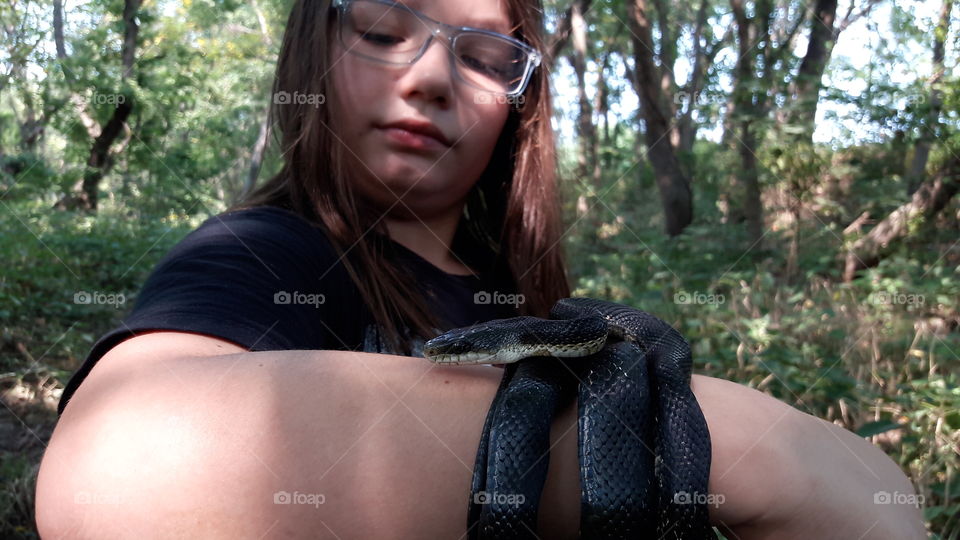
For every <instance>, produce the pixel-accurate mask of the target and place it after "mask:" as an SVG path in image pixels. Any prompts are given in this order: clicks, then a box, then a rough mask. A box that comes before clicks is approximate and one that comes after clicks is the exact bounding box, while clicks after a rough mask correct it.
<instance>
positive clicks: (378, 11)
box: [332, 0, 543, 97]
mask: <svg viewBox="0 0 960 540" xmlns="http://www.w3.org/2000/svg"><path fill="white" fill-rule="evenodd" d="M332 7H333V8H334V9H336V12H337V19H338V20H337V35H338V37H339V39H340V43H341V44H342V45H343V47H344V48H345V50H347V51H348V52H350V53H351V54H354V55H357V56H360V57H363V58H366V59H368V60H372V61H375V62H379V63H383V64H387V65H393V66H407V65H412V64H414V63H416V62H417V61H418V60H419V59H420V58H421V57H422V56H423V55H424V53H426V51H427V48H428V47H430V44H431V43H432V42H433V40H434V39H437V40H440V43H441V44H442V45H444V46H446V47H447V50H448V51H449V52H450V63H451V69H452V71H453V72H454V73H456V76H457V78H458V79H459V80H461V81H463V82H465V83H467V84H468V85H470V86H472V87H474V88H477V89H479V90H484V91H486V92H490V93H492V94H496V95H502V96H506V97H517V96H519V95H520V94H522V93H523V91H524V90H525V89H526V87H527V84H529V82H530V78H531V76H532V75H533V72H534V70H536V68H537V66H539V65H540V62H541V61H542V58H543V56H542V55H541V54H540V52H539V51H537V50H536V49H534V48H533V47H531V46H530V45H528V44H526V43H524V42H522V41H520V40H518V39H514V38H512V37H510V36H506V35H503V34H500V33H497V32H493V31H491V30H485V29H482V28H471V27H468V26H452V25H449V24H445V23H442V22H440V21H436V20H434V19H431V18H430V17H427V16H426V15H424V14H423V13H421V12H419V11H417V10H414V9H411V8H408V7H407V6H404V5H403V4H399V3H396V2H391V1H390V0H334V1H333V3H332ZM357 8H359V10H358V9H357ZM374 30H375V31H374ZM387 31H389V32H393V34H399V35H390V34H385V33H384V32H387ZM383 38H386V39H387V40H391V39H399V40H401V42H400V43H385V42H384V40H383ZM378 39H379V40H380V42H379V43H378V42H377V41H378ZM421 40H422V42H421Z"/></svg>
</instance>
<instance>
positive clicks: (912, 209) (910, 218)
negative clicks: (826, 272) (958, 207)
mask: <svg viewBox="0 0 960 540" xmlns="http://www.w3.org/2000/svg"><path fill="white" fill-rule="evenodd" d="M958 190H960V159H954V160H953V162H952V163H951V164H950V165H949V166H948V167H947V168H946V169H945V170H944V172H943V173H942V174H941V175H940V176H939V177H938V178H936V179H934V180H933V181H931V182H925V183H923V184H921V185H920V187H919V188H918V189H917V191H916V193H914V194H913V197H912V198H911V199H910V202H908V203H906V204H904V205H903V206H901V207H899V208H897V209H896V210H894V211H893V212H892V213H891V214H890V215H889V216H887V217H886V218H884V220H883V221H881V222H880V223H878V224H877V226H876V227H874V228H873V229H872V230H871V231H870V232H869V233H867V235H866V236H864V237H862V238H860V239H859V240H857V241H856V242H854V244H853V246H852V247H851V248H850V250H849V251H848V252H847V255H846V258H845V261H844V267H843V280H844V281H847V282H849V281H852V280H853V278H854V277H856V274H857V272H859V271H860V270H863V269H865V268H872V267H874V266H876V265H877V264H878V263H879V262H880V260H881V259H882V258H883V257H884V256H885V255H886V254H887V252H888V251H889V249H890V246H891V244H893V243H894V242H896V241H898V240H902V239H903V238H906V237H907V236H908V235H909V234H910V225H911V223H914V222H915V221H917V220H923V221H927V220H930V219H931V218H933V217H934V216H936V215H937V213H939V212H940V211H941V210H943V209H944V208H945V207H946V206H947V204H949V202H950V199H951V198H953V196H954V195H955V194H956V193H957V191H958Z"/></svg>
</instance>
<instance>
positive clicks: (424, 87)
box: [399, 35, 454, 105]
mask: <svg viewBox="0 0 960 540" xmlns="http://www.w3.org/2000/svg"><path fill="white" fill-rule="evenodd" d="M451 59H452V53H451V51H450V43H449V42H448V41H447V39H446V38H445V37H443V36H440V35H434V36H433V39H431V40H430V43H429V45H428V46H427V50H426V51H424V52H423V55H422V56H421V57H420V58H419V59H418V60H417V61H416V62H414V63H413V64H412V65H411V66H409V67H408V68H407V69H406V71H405V72H404V74H403V75H402V76H401V77H400V81H399V82H400V85H401V92H402V93H403V95H404V97H417V96H419V97H420V98H421V99H423V100H425V101H439V102H441V103H443V104H444V105H446V104H449V102H450V99H451V97H452V94H453V84H454V82H453V76H454V74H453V71H452V69H451V68H452V66H451Z"/></svg>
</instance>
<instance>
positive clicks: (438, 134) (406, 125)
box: [381, 120, 451, 146]
mask: <svg viewBox="0 0 960 540" xmlns="http://www.w3.org/2000/svg"><path fill="white" fill-rule="evenodd" d="M381 127H382V128H383V129H390V128H394V129H402V130H404V131H408V132H410V133H414V134H417V135H422V136H425V137H430V138H432V139H434V140H436V141H437V142H439V143H440V144H442V145H444V146H450V145H451V143H450V139H448V138H447V136H446V135H444V134H443V132H442V131H440V128H438V127H437V126H435V125H433V124H431V123H430V122H422V121H418V120H400V121H398V122H391V123H389V124H385V125H383V126H381Z"/></svg>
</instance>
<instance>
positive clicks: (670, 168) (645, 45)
mask: <svg viewBox="0 0 960 540" xmlns="http://www.w3.org/2000/svg"><path fill="white" fill-rule="evenodd" d="M630 29H631V34H632V41H633V52H634V63H635V66H636V77H635V78H634V81H635V89H636V91H637V95H638V96H639V98H640V107H641V109H642V111H643V118H644V123H645V124H646V129H645V134H644V137H645V139H646V143H647V155H648V157H649V159H650V163H651V165H652V166H653V171H654V177H655V179H656V182H657V188H658V189H659V191H660V200H661V203H662V205H663V211H664V226H665V229H666V232H667V234H669V235H670V236H676V235H678V234H680V233H681V232H682V231H683V229H684V228H686V226H687V225H689V224H690V223H691V221H693V196H692V193H691V191H690V180H689V178H687V176H686V175H685V174H684V173H683V171H682V170H681V168H680V163H679V162H678V160H677V156H676V150H675V148H674V146H673V144H672V142H671V140H672V136H671V132H672V131H673V126H672V120H673V114H672V109H671V108H670V106H669V105H668V104H666V103H665V102H664V101H665V100H664V99H663V88H662V87H661V84H662V82H663V78H662V76H661V74H660V73H659V70H658V69H657V67H656V65H655V63H654V58H653V32H652V30H651V23H650V18H649V16H648V9H647V2H646V0H634V3H633V9H632V10H631V13H630Z"/></svg>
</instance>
